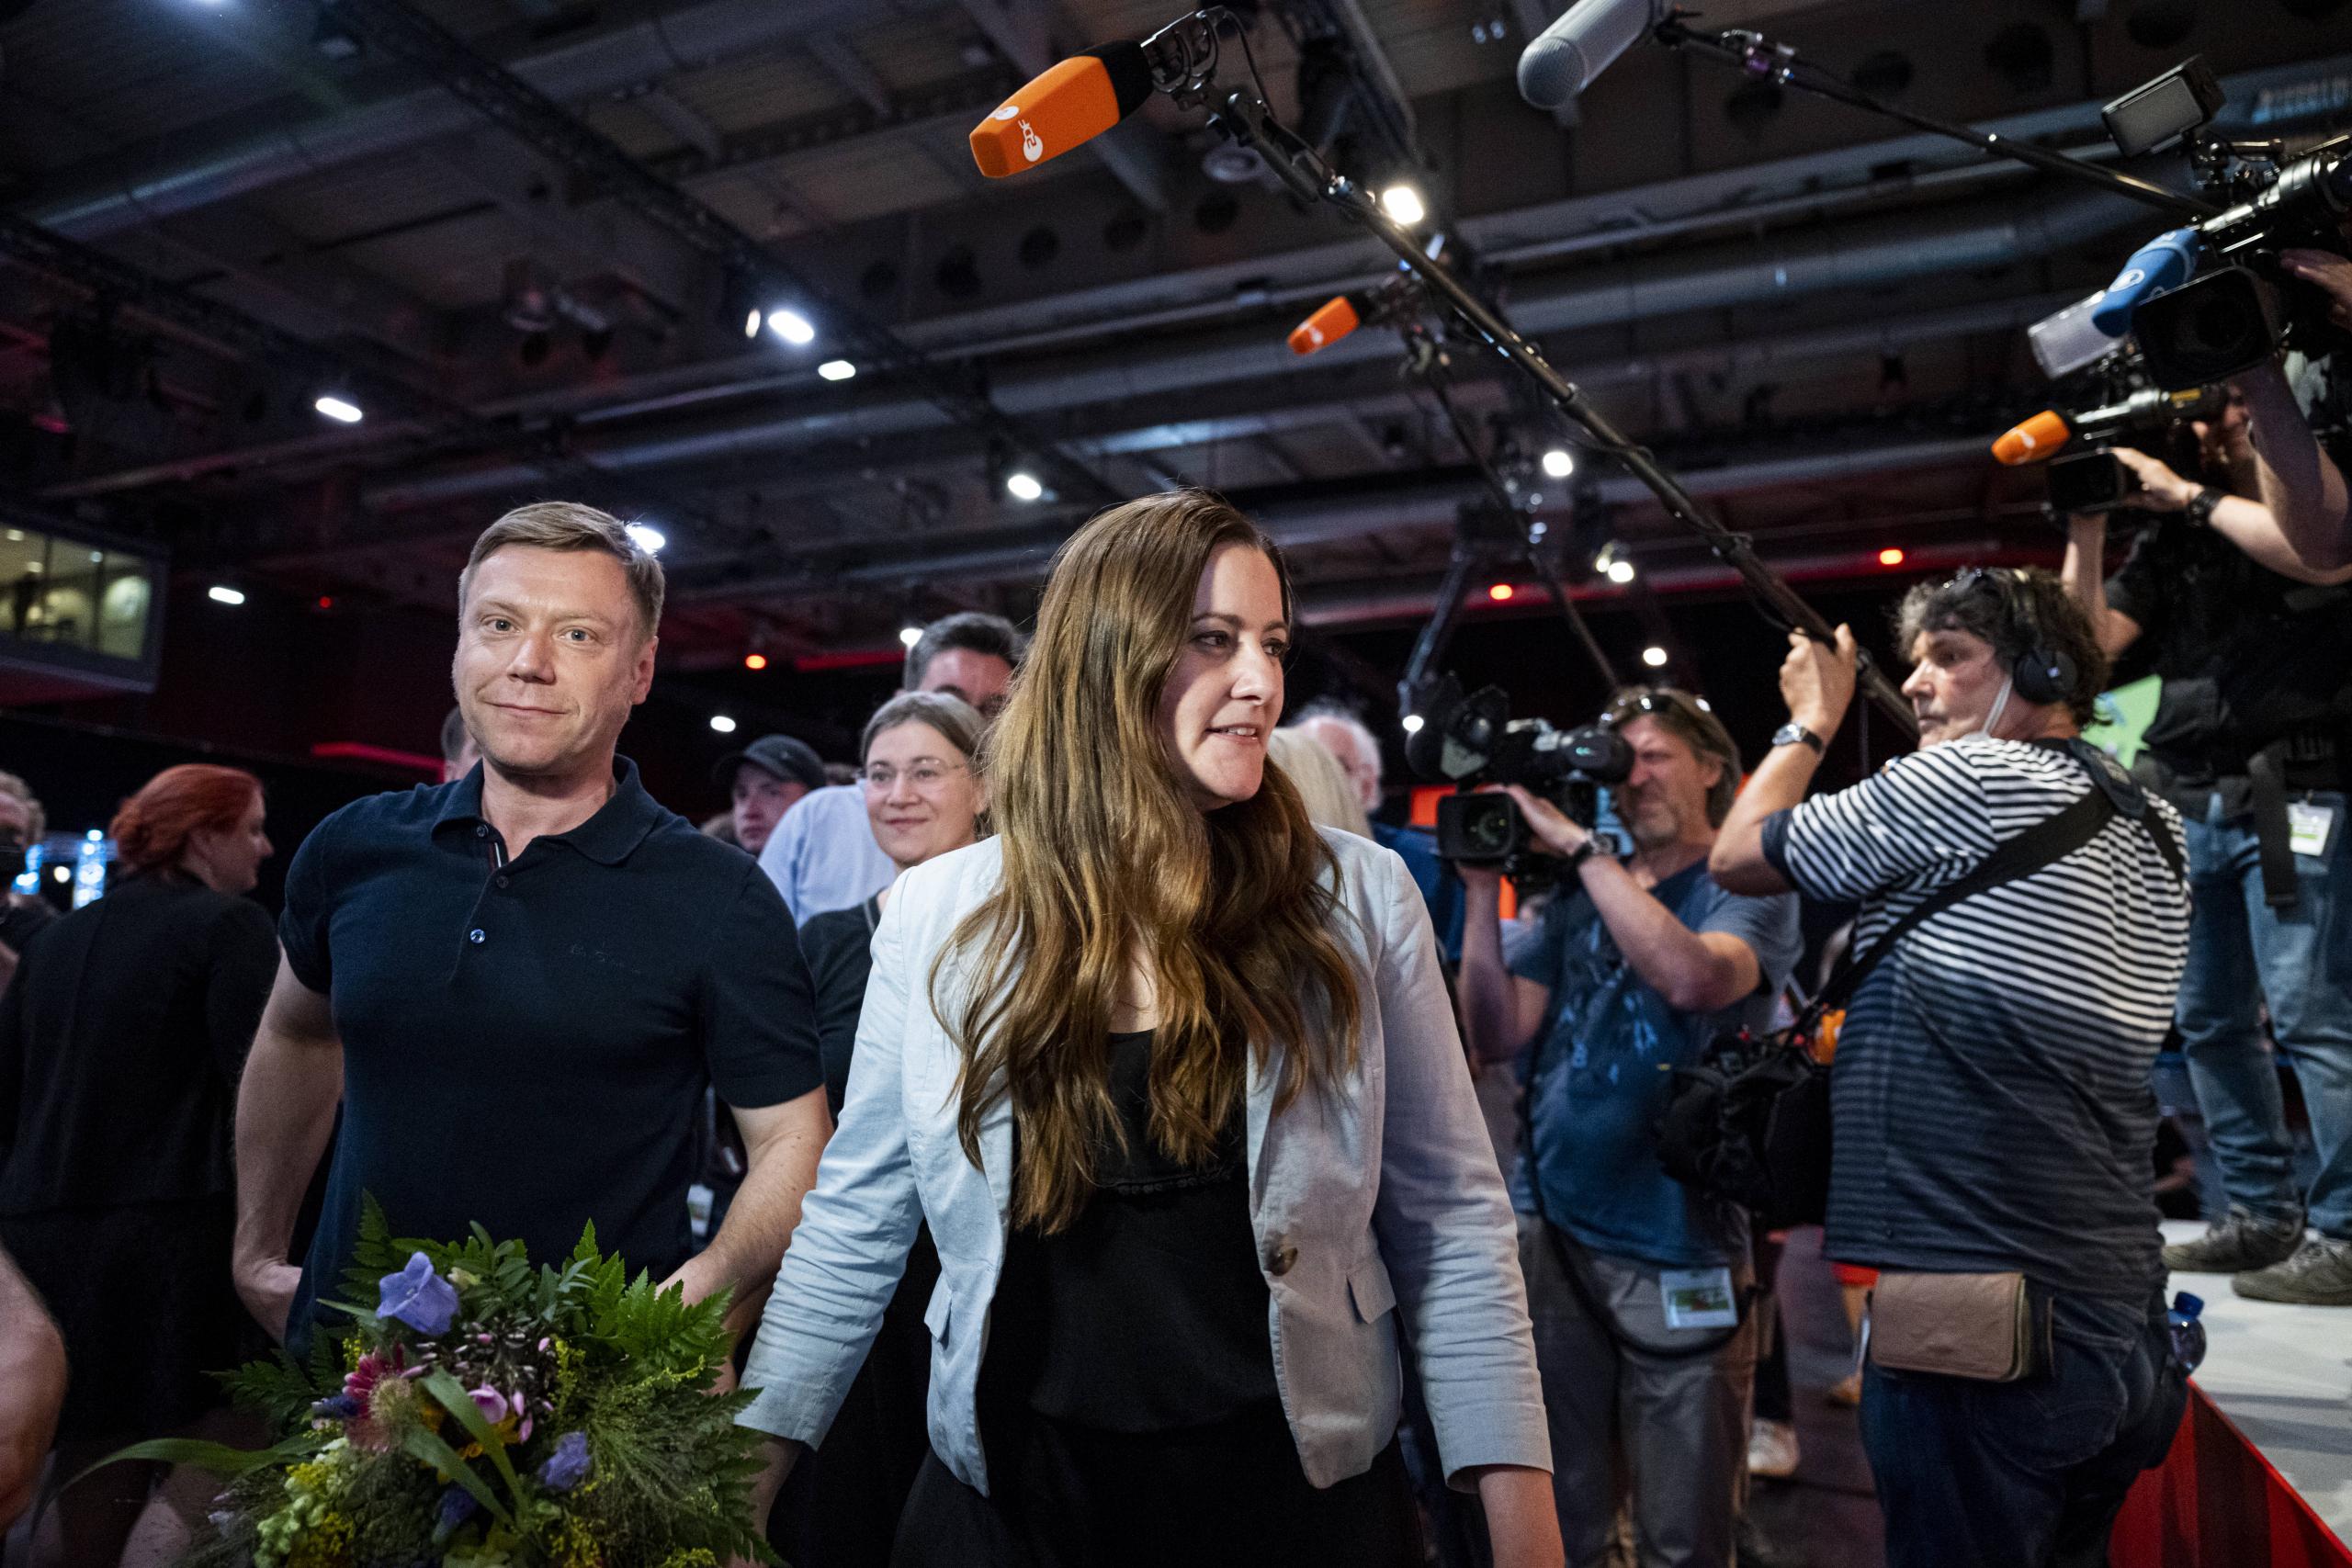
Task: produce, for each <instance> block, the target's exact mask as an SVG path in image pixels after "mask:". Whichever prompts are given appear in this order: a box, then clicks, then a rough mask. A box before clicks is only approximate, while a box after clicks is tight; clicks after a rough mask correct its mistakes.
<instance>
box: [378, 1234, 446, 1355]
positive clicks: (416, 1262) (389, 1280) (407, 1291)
mask: <svg viewBox="0 0 2352 1568" xmlns="http://www.w3.org/2000/svg"><path fill="white" fill-rule="evenodd" d="M379 1288H380V1289H381V1290H382V1292H383V1295H382V1297H381V1298H380V1299H379V1301H378V1302H377V1303H376V1315H377V1316H379V1317H389V1318H391V1319H393V1320H394V1321H395V1322H399V1323H405V1324H407V1325H409V1326H410V1327H411V1328H413V1329H415V1330H416V1331H417V1332H418V1333H419V1334H422V1335H424V1337H426V1338H428V1339H429V1338H432V1337H434V1336H435V1335H439V1334H446V1333H447V1332H448V1331H449V1322H450V1320H451V1319H452V1318H454V1317H456V1316H457V1315H458V1288H457V1287H456V1286H455V1285H452V1284H451V1283H449V1281H448V1280H444V1279H443V1278H441V1276H440V1275H438V1274H435V1272H434V1271H433V1262H432V1259H430V1258H426V1257H425V1256H424V1254H423V1253H422V1252H413V1253H411V1254H409V1259H408V1267H407V1268H405V1269H401V1271H400V1272H399V1273H397V1274H387V1275H385V1276H384V1277H383V1279H382V1280H380V1281H379Z"/></svg>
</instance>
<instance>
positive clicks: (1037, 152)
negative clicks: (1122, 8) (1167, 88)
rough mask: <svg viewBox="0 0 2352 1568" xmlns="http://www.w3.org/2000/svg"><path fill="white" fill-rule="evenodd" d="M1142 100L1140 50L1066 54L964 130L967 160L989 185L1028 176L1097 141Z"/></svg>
mask: <svg viewBox="0 0 2352 1568" xmlns="http://www.w3.org/2000/svg"><path fill="white" fill-rule="evenodd" d="M1149 96H1151V67H1150V65H1149V64H1148V62H1147V61H1146V60H1145V57H1144V51H1143V45H1141V44H1139V43H1124V44H1118V43H1114V44H1106V45H1104V46H1103V48H1101V49H1096V50H1090V51H1087V52H1086V53H1084V54H1074V55H1071V56H1070V57H1069V59H1068V60H1065V61H1063V62H1061V63H1060V64H1058V65H1056V66H1054V67H1052V68H1051V69H1050V70H1048V71H1046V73H1044V74H1043V75H1041V76H1038V77H1037V78H1035V80H1034V81H1032V82H1030V83H1029V84H1028V85H1026V86H1024V87H1023V88H1022V89H1021V90H1020V91H1019V92H1017V93H1015V94H1013V95H1012V96H1011V97H1009V98H1007V99H1005V100H1004V102H1003V103H1002V104H1001V105H999V106H998V107H997V109H996V112H995V113H993V114H991V115H989V118H986V119H984V120H982V121H980V123H979V124H978V125H977V126H975V127H973V128H972V137H971V141H972V161H973V162H974V163H976V164H978V165H979V166H980V173H982V174H984V175H987V176H988V177H989V178H990V179H992V180H1001V179H1003V178H1004V177H1005V176H1006V175H1017V174H1019V173H1021V172H1022V171H1023V170H1024V169H1034V168H1035V167H1036V166H1037V165H1038V164H1042V163H1044V162H1046V160H1047V159H1049V158H1057V157H1059V156H1061V155H1062V154H1063V153H1065V152H1069V150H1070V149H1071V148H1073V147H1077V146H1080V145H1082V144H1084V143H1085V142H1088V141H1092V140H1093V139H1094V138H1095V137H1098V136H1100V135H1102V134H1103V132H1104V131H1106V130H1110V129H1111V128H1112V127H1113V126H1114V125H1116V124H1118V123H1119V121H1121V120H1122V119H1125V118H1126V117H1127V116H1128V115H1129V114H1131V113H1133V112H1134V111H1135V110H1136V107H1139V106H1140V105H1141V104H1142V103H1143V101H1144V99H1146V98H1148V97H1149Z"/></svg>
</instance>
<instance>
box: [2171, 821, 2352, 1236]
mask: <svg viewBox="0 0 2352 1568" xmlns="http://www.w3.org/2000/svg"><path fill="white" fill-rule="evenodd" d="M2310 799H2311V802H2312V805H2314V806H2319V807H2327V808H2329V809H2331V810H2332V811H2333V812H2334V813H2335V822H2334V824H2333V826H2332V827H2331V829H2330V830H2329V833H2328V841H2327V844H2326V846H2325V852H2324V854H2323V855H2318V856H2313V855H2297V856H2296V857H2295V881H2296V888H2297V897H2296V900H2295V902H2294V904H2293V905H2291V906H2290V907H2289V908H2284V909H2274V908H2271V907H2270V906H2269V905H2268V904H2267V903H2265V902H2264V901H2263V897H2262V870H2261V850H2260V847H2259V846H2258V845H2257V844H2256V840H2255V833H2254V820H2253V818H2252V817H2251V816H2250V815H2245V814H2241V815H2239V816H2236V817H2224V816H2223V815H2222V801H2221V797H2220V796H2219V795H2215V796H2214V797H2212V799H2211V801H2210V802H2209V803H2208V805H2207V808H2206V813H2205V818H2204V819H2203V820H2202V821H2191V822H2188V823H2187V824H2186V826H2187V829H2188V875H2189V884H2190V891H2191V894H2192V896H2193V897H2194V898H2195V906H2196V907H2195V912H2194V913H2193V914H2192V915H2191V917H2190V920H2189V930H2188V973H2187V974H2185V975H2184V976H2182V977H2181V982H2180V1002H2179V1007H2178V1010H2177V1020H2178V1021H2179V1024H2180V1034H2181V1046H2182V1050H2183V1051H2184V1053H2185V1054H2186V1055H2187V1056H2188V1077H2189V1082H2190V1083H2191V1084H2192V1085H2194V1086H2195V1088H2196V1090H2197V1103H2198V1108H2199V1111H2202V1112H2203V1114H2204V1118H2205V1132H2206V1135H2207V1136H2208V1137H2209V1138H2210V1139H2211V1141H2212V1145H2213V1153H2214V1155H2215V1156H2216V1157H2217V1158H2218V1159H2219V1161H2220V1163H2221V1167H2222V1186H2223V1188H2224V1189H2225V1190H2227V1191H2228V1193H2229V1196H2230V1201H2232V1202H2233V1203H2236V1204H2238V1205H2240V1206H2242V1207H2244V1208H2245V1209H2248V1210H2250V1211H2252V1212H2253V1213H2255V1214H2256V1215H2258V1216H2259V1217H2261V1218H2263V1219H2267V1220H2272V1221H2279V1222H2287V1221H2292V1220H2294V1219H2295V1218H2296V1217H2297V1216H2299V1215H2301V1214H2304V1213H2308V1214H2309V1215H2310V1220H2311V1224H2313V1225H2314V1226H2316V1227H2317V1228H2318V1229H2319V1230H2320V1232H2321V1233H2322V1234H2324V1235H2330V1236H2334V1237H2336V1238H2337V1239H2339V1240H2352V908H2347V899H2352V821H2346V817H2345V797H2344V795H2342V794H2341V793H2338V792H2334V791H2324V792H2321V793H2318V794H2315V795H2312V796H2311V797H2310ZM2258 1000H2267V1002H2268V1003H2269V1006H2270V1028H2271V1032H2272V1034H2273V1035H2274V1036H2275V1037H2276V1038H2277V1040H2278V1054H2279V1055H2280V1056H2282V1057H2284V1058H2285V1059H2286V1061H2287V1063H2288V1065H2289V1066H2291V1067H2293V1068H2294V1072H2295V1078H2296V1081H2297V1082H2299V1083H2300V1084H2301V1086H2302V1090H2303V1104H2304V1106H2305V1108H2306V1109H2307V1110H2308V1111H2310V1113H2311V1123H2312V1144H2313V1145H2315V1146H2316V1148H2317V1150H2318V1154H2319V1172H2318V1175H2317V1177H2316V1178H2315V1179H2313V1181H2312V1189H2311V1191H2310V1193H2309V1194H2308V1196H2306V1195H2304V1194H2301V1193H2299V1192H2298V1191H2297V1190H2296V1181H2295V1172H2294V1148H2293V1145H2292V1144H2291V1143H2290V1141H2289V1138H2288V1134H2287V1122H2286V1116H2285V1113H2284V1111H2282V1109H2281V1107H2280V1103H2279V1097H2278V1068H2277V1066H2276V1064H2275V1063H2274V1062H2273V1061H2272V1059H2271V1056H2270V1055H2269V1053H2268V1052H2267V1051H2265V1050H2264V1049H2263V1046H2262V1034H2261V1030H2260V1028H2259V1025H2258V1023H2257V1021H2256V1012H2255V1007H2256V1002H2257V1001H2258Z"/></svg>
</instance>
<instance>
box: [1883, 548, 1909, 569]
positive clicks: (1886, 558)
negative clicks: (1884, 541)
mask: <svg viewBox="0 0 2352 1568" xmlns="http://www.w3.org/2000/svg"><path fill="white" fill-rule="evenodd" d="M1878 564H1879V565H1881V566H1901V565H1902V564H1903V551H1902V550H1901V549H1900V548H1898V547H1895V546H1894V545H1889V546H1888V547H1886V548H1884V549H1883V550H1881V551H1879V553H1878Z"/></svg>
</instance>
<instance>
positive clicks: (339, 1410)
mask: <svg viewBox="0 0 2352 1568" xmlns="http://www.w3.org/2000/svg"><path fill="white" fill-rule="evenodd" d="M360 1408H361V1406H360V1404H359V1402H358V1401H357V1400H356V1399H354V1398H352V1397H351V1395H349V1394H347V1393H338V1394H334V1395H331V1396H329V1397H328V1398H325V1399H322V1400H319V1401H317V1402H316V1403H314V1404H312V1405H311V1415H313V1416H331V1417H333V1418H334V1419H335V1420H337V1421H348V1420H350V1419H351V1418H352V1417H353V1416H356V1415H358V1414H359V1412H360Z"/></svg>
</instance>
